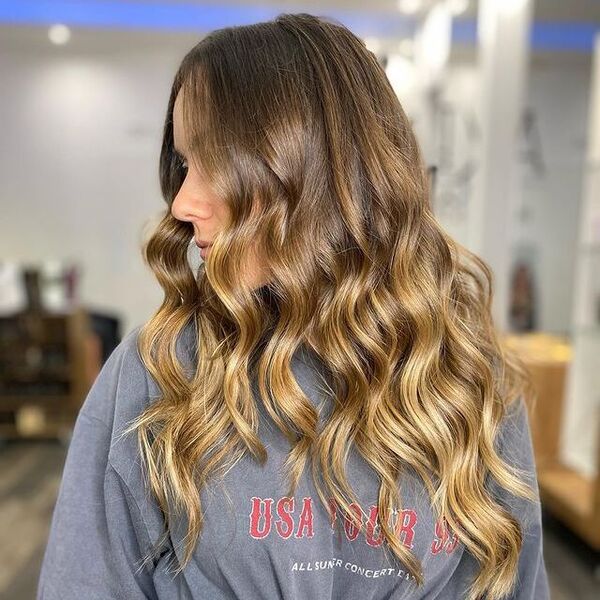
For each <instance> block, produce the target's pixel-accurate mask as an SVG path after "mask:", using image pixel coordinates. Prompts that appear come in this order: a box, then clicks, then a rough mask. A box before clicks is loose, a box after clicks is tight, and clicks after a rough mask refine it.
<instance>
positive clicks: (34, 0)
mask: <svg viewBox="0 0 600 600" xmlns="http://www.w3.org/2000/svg"><path fill="white" fill-rule="evenodd" d="M301 11H306V12H314V13H315V14H324V15H327V16H329V17H333V18H334V19H337V20H339V21H340V22H341V23H343V24H344V25H346V26H347V27H349V28H351V29H352V31H354V32H356V33H357V34H358V35H361V36H365V37H366V36H382V37H390V36H393V37H398V38H401V37H406V36H410V35H412V34H413V33H414V30H415V25H416V21H415V20H414V18H409V17H406V16H403V15H402V14H400V13H399V12H398V13H382V12H376V11H368V10H364V11H356V10H339V9H330V8H324V9H322V10H318V11H315V10H314V9H311V8H308V7H306V6H297V7H291V6H289V5H285V6H283V5H281V6H279V5H271V6H267V5H260V4H257V5H223V4H195V3H190V2H188V3H183V2H181V3H176V2H173V3H170V2H159V1H150V0H148V1H146V2H143V1H139V2H131V1H129V2H128V1H122V2H118V1H114V0H113V1H110V0H87V1H83V0H82V1H76V0H0V23H4V24H15V25H18V24H23V25H51V24H54V23H64V24H66V25H71V26H85V27H108V28H116V29H156V30H164V31H190V32H191V31H198V32H207V31H210V30H212V29H218V28H221V27H228V26H233V25H243V24H248V23H256V22H259V21H266V20H269V19H272V18H274V17H275V16H276V15H278V14H280V13H281V12H301ZM599 31H600V26H599V24H597V23H588V22H539V21H536V22H535V23H534V24H533V26H532V29H531V33H530V40H531V45H532V47H533V49H534V50H541V51H543V50H559V51H560V50H572V51H578V52H591V50H592V48H593V44H594V36H595V34H596V33H598V32H599ZM452 40H453V42H454V43H458V44H466V45H474V44H475V43H476V41H477V25H476V20H475V19H455V20H454V23H453V27H452Z"/></svg>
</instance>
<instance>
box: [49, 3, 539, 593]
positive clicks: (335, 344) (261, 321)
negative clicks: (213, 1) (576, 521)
mask: <svg viewBox="0 0 600 600" xmlns="http://www.w3.org/2000/svg"><path fill="white" fill-rule="evenodd" d="M160 180H161V185H162V192H163V195H164V198H165V201H166V203H167V209H166V210H165V214H164V217H163V219H162V221H161V222H160V224H159V226H158V227H157V229H156V231H155V232H154V234H153V235H152V237H151V239H149V241H148V242H147V245H146V246H145V258H146V260H147V262H148V264H149V266H150V267H151V268H152V270H153V271H154V273H155V275H156V277H157V279H158V281H159V283H160V284H161V286H162V287H163V289H164V292H165V298H164V301H163V303H162V305H161V307H160V308H159V310H158V311H157V312H156V314H155V315H154V316H153V317H152V318H151V319H150V321H149V322H147V323H145V324H144V325H143V326H141V327H138V328H136V329H135V330H134V331H132V332H131V333H130V334H129V335H128V336H126V337H125V338H124V340H123V341H122V342H121V344H120V345H119V347H118V348H117V349H116V350H115V351H114V352H113V354H112V355H111V357H110V358H109V360H108V361H107V362H106V364H105V365H104V367H103V369H102V372H101V373H100V375H99V376H98V378H97V380H96V382H95V383H94V385H93V387H92V389H91V391H90V392H89V395H88V397H87V399H86V401H85V404H84V406H83V407H82V409H81V412H80V414H79V417H78V420H77V423H76V426H75V430H74V434H73V439H72V444H71V447H70V449H69V454H68V457H67V461H66V465H65V470H64V475H63V481H62V483H61V489H60V493H59V497H58V502H57V505H56V508H55V513H54V516H53V520H52V528H51V532H50V537H49V541H48V546H47V550H46V555H45V559H44V564H43V568H42V573H41V577H40V583H39V591H38V599H42V600H52V599H54V598H56V599H58V598H60V599H61V600H65V599H71V598H73V599H75V598H77V599H80V598H126V599H128V600H129V599H137V598H161V599H162V598H194V599H196V598H210V599H215V600H218V599H223V598H243V599H258V598H269V599H271V598H273V599H274V598H285V599H292V598H293V599H300V598H302V599H305V598H316V599H326V598H344V599H346V598H347V599H351V598H356V599H361V600H362V599H365V598H374V599H375V598H377V599H379V598H381V599H383V598H411V599H412V598H428V599H433V598H439V599H444V600H446V599H458V598H460V599H462V598H468V599H475V598H480V597H483V596H485V597H486V598H489V599H497V598H501V597H510V598H523V599H525V598H527V599H530V598H535V599H537V600H543V599H545V598H548V597H549V594H548V583H547V576H546V570H545V565H544V561H543V554H542V528H541V511H540V504H539V495H538V487H537V480H536V474H535V463H534V459H533V453H532V446H531V438H530V433H529V424H528V418H527V407H526V404H525V400H524V399H525V397H529V394H530V393H531V389H530V385H529V382H528V380H527V379H526V377H525V375H524V373H525V371H524V369H523V367H522V365H521V364H520V363H519V362H518V361H517V360H516V358H515V357H511V356H510V355H508V354H507V353H506V351H505V350H504V349H503V348H502V347H501V346H500V343H499V340H498V338H497V335H496V332H495V331H494V328H493V324H492V319H491V316H490V301H491V294H492V280H491V274H490V271H489V268H488V267H487V266H486V265H485V263H483V262H482V261H481V260H480V259H479V258H478V257H476V256H474V255H473V254H471V253H469V252H468V251H467V250H466V249H464V248H462V247H461V246H459V245H458V244H457V243H456V242H455V241H453V240H452V239H451V238H450V237H449V236H448V235H447V234H446V233H445V232H444V231H443V230H442V228H441V227H440V225H439V224H438V223H437V222H436V220H435V218H434V216H433V214H432V213H431V209H430V197H429V190H428V186H427V176H426V173H425V169H424V166H423V163H422V159H421V156H420V153H419V148H418V146H417V142H416V140H415V137H414V135H413V132H412V130H411V127H410V124H409V122H408V119H407V117H406V115H405V114H404V112H403V110H402V108H401V106H400V104H399V102H398V99H397V97H396V96H395V94H394V92H393V90H392V88H391V86H390V84H389V82H388V80H387V79H386V76H385V74H384V71H383V70H382V67H381V66H380V65H379V63H378V62H377V60H376V58H375V56H374V55H373V54H372V53H370V52H369V51H368V50H367V49H366V47H365V45H364V43H363V42H362V41H361V40H360V39H359V38H358V37H356V36H355V35H353V34H352V33H351V32H350V31H348V30H347V29H346V28H344V27H343V26H341V25H339V24H337V23H335V22H333V21H329V20H326V19H323V18H317V17H314V16H311V15H307V14H282V15H280V16H278V17H277V18H276V19H275V20H273V21H270V22H265V23H258V24H254V25H248V26H242V27H234V28H226V29H222V30H218V31H215V32H213V33H212V34H211V35H209V36H208V37H206V38H205V39H203V40H202V41H201V42H200V43H199V44H197V45H196V46H195V47H194V48H193V49H192V50H191V51H190V52H189V53H188V54H187V55H186V56H185V58H184V59H183V61H182V64H181V66H180V68H179V70H178V72H177V74H176V77H175V80H174V84H173V89H172V92H171V96H170V100H169V106H168V110H167V119H166V124H165V128H164V139H163V145H162V151H161V156H160ZM190 243H191V244H192V245H194V244H195V245H199V246H204V245H205V244H206V243H208V247H207V248H203V249H202V250H200V254H201V257H202V258H203V259H204V260H205V262H203V263H202V264H201V265H200V267H199V268H198V271H197V273H194V272H193V270H192V269H191V268H190V266H189V262H188V249H189V245H190Z"/></svg>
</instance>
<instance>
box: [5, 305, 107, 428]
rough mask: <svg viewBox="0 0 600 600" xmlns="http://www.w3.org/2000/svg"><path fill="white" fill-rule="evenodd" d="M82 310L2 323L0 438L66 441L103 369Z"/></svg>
mask: <svg viewBox="0 0 600 600" xmlns="http://www.w3.org/2000/svg"><path fill="white" fill-rule="evenodd" d="M97 346H98V340H97V338H96V336H95V334H94V332H93V331H92V329H91V324H90V319H89V317H88V314H87V312H86V311H85V310H84V309H83V308H77V309H75V310H73V311H71V312H68V313H60V314H58V313H46V312H39V311H29V312H21V313H17V314H14V315H11V316H2V317H0V437H4V438H15V437H59V438H63V437H64V436H65V435H66V432H67V431H68V430H69V428H72V426H73V425H74V422H75V419H76V417H77V414H78V412H79V409H80V407H81V404H82V403H83V401H84V400H85V397H86V395H87V392H88V391H89V388H90V386H91V385H92V383H93V380H94V378H95V376H96V374H97V373H98V371H99V369H100V366H101V365H100V363H99V361H100V360H101V359H100V357H99V353H98V352H97Z"/></svg>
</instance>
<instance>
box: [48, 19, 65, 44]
mask: <svg viewBox="0 0 600 600" xmlns="http://www.w3.org/2000/svg"><path fill="white" fill-rule="evenodd" d="M48 37H49V38H50V41H51V42H52V43H53V44H57V45H59V46H60V45H62V44H66V43H67V42H68V41H69V40H70V39H71V30H70V29H69V28H68V27H67V26H66V25H62V24H58V25H52V27H50V29H48Z"/></svg>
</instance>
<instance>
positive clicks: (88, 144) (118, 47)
mask: <svg viewBox="0 0 600 600" xmlns="http://www.w3.org/2000/svg"><path fill="white" fill-rule="evenodd" d="M36 32H37V33H36ZM44 35H45V33H44V30H43V29H38V30H33V29H23V32H22V36H23V38H24V39H25V41H21V38H20V37H19V35H18V31H16V30H13V31H12V32H11V36H12V37H11V38H10V39H7V38H8V36H4V37H3V36H0V37H2V39H3V42H2V47H1V48H0V87H1V89H2V94H1V97H0V103H1V104H0V131H2V140H1V141H0V201H1V202H2V220H1V222H2V225H1V230H0V231H1V235H0V256H1V257H2V259H3V260H4V259H12V260H17V261H23V262H27V263H36V262H38V261H39V260H41V259H44V258H60V259H74V260H76V261H78V262H79V263H80V264H81V266H82V271H83V279H82V282H81V298H82V301H83V304H84V305H85V306H88V307H90V308H92V309H94V310H101V311H107V312H110V313H111V314H113V313H114V314H117V315H119V316H121V317H122V324H123V333H127V332H128V331H129V330H130V329H131V328H133V327H134V326H136V325H137V324H140V323H141V322H143V321H145V320H147V319H148V318H149V317H150V315H151V314H152V313H153V312H154V311H155V310H156V308H157V307H158V305H159V303H160V300H161V298H162V290H161V289H160V287H159V286H158V283H156V281H155V279H154V276H153V275H152V273H151V272H150V270H149V269H148V268H147V267H146V266H145V265H144V264H143V260H142V256H141V252H140V247H141V239H142V233H143V232H144V231H147V229H148V227H150V226H151V224H152V222H153V221H154V220H155V219H156V217H157V215H158V214H159V212H160V211H162V210H163V208H164V206H165V205H164V203H163V201H162V198H161V195H160V188H159V179H158V156H159V152H160V142H161V136H162V127H163V121H164V116H165V112H166V106H167V101H168V95H169V92H170V87H171V82H172V78H173V76H174V74H175V70H176V68H177V66H178V64H179V61H180V60H181V58H182V57H183V54H184V52H185V51H186V50H187V49H188V47H190V41H189V39H188V40H187V42H186V40H185V39H184V38H181V39H171V38H169V37H165V36H158V35H156V36H153V37H152V38H151V39H149V38H148V37H147V36H145V35H144V36H140V35H136V34H132V33H129V34H126V33H122V34H115V33H111V34H106V33H103V32H94V31H89V30H88V31H82V32H80V33H78V32H75V33H74V36H75V37H74V44H73V46H75V47H74V48H73V49H71V48H69V47H68V46H65V47H54V46H51V45H50V44H49V43H46V42H45V40H44ZM103 40H104V43H103ZM144 227H145V228H146V229H144Z"/></svg>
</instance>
